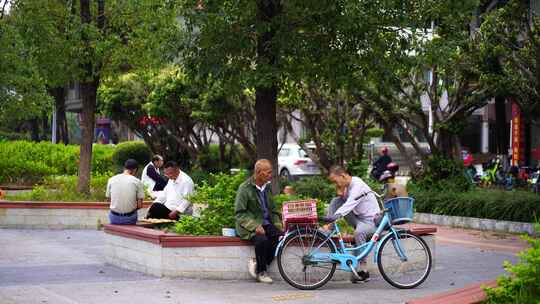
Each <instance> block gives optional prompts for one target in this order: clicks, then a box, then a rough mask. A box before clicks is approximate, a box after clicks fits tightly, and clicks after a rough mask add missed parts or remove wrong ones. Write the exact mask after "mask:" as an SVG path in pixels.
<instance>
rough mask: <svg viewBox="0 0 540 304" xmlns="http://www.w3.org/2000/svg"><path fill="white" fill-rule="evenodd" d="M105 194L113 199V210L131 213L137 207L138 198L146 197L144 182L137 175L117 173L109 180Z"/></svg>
mask: <svg viewBox="0 0 540 304" xmlns="http://www.w3.org/2000/svg"><path fill="white" fill-rule="evenodd" d="M105 196H106V197H108V198H110V199H111V210H113V211H115V212H119V213H129V212H131V211H133V210H135V209H137V199H143V198H144V189H143V184H142V182H141V181H140V180H139V179H138V178H136V177H135V176H132V175H129V174H125V173H121V174H117V175H115V176H113V177H111V178H109V180H108V181H107V191H106V192H105Z"/></svg>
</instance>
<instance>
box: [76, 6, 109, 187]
mask: <svg viewBox="0 0 540 304" xmlns="http://www.w3.org/2000/svg"><path fill="white" fill-rule="evenodd" d="M97 15H98V25H100V27H99V28H100V29H102V28H103V25H104V20H105V19H104V16H105V15H104V2H103V1H100V3H99V5H98V13H97ZM91 16H92V15H91V11H90V0H80V17H81V22H82V23H83V24H90V23H91V22H92V18H91ZM82 41H83V43H84V47H85V48H87V49H90V48H91V46H90V44H91V41H90V38H89V37H88V36H86V34H85V33H84V32H83V36H82ZM89 53H90V54H91V52H89ZM94 65H95V64H92V60H91V58H87V62H86V63H85V64H83V66H82V68H83V69H84V71H85V75H83V77H82V79H85V80H84V81H82V82H81V83H80V90H81V99H82V111H81V146H80V156H79V179H78V181H77V191H78V192H79V193H89V192H90V173H91V165H92V143H93V142H94V124H95V111H96V95H97V88H98V86H99V76H97V75H95V74H94V68H95V66H94Z"/></svg>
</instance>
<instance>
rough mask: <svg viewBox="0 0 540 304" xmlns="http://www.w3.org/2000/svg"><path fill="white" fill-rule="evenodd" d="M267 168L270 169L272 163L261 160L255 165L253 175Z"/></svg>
mask: <svg viewBox="0 0 540 304" xmlns="http://www.w3.org/2000/svg"><path fill="white" fill-rule="evenodd" d="M268 168H272V162H271V161H269V160H268V159H265V158H261V159H259V160H258V161H257V162H256V163H255V173H257V171H260V170H263V169H268Z"/></svg>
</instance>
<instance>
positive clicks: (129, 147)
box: [112, 141, 152, 170]
mask: <svg viewBox="0 0 540 304" xmlns="http://www.w3.org/2000/svg"><path fill="white" fill-rule="evenodd" d="M130 158H132V159H134V160H136V161H137V162H138V163H139V166H145V165H146V164H147V163H148V162H150V159H151V158H152V151H150V149H149V148H148V147H147V146H146V144H145V143H144V142H143V141H126V142H123V143H120V144H118V145H116V150H115V151H114V153H113V155H112V161H113V163H114V165H115V166H116V167H117V169H118V170H120V169H121V168H123V167H124V163H125V162H126V160H128V159H130Z"/></svg>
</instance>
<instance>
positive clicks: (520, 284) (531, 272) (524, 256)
mask: <svg viewBox="0 0 540 304" xmlns="http://www.w3.org/2000/svg"><path fill="white" fill-rule="evenodd" d="M536 231H537V232H538V234H540V224H539V223H537V224H536ZM524 238H525V239H526V240H527V241H528V242H529V244H530V245H531V247H530V248H528V249H526V250H525V251H522V252H521V253H519V258H520V261H519V262H518V263H517V264H516V265H512V264H510V263H509V262H508V261H505V262H504V268H505V269H506V271H508V272H509V273H510V274H511V275H510V276H506V275H503V276H501V277H499V278H498V279H497V285H498V287H496V288H486V293H487V301H486V303H488V304H499V303H500V304H503V303H504V304H507V303H516V304H517V303H520V304H521V303H531V304H535V303H539V301H540V280H538V278H540V239H539V238H532V237H524Z"/></svg>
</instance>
